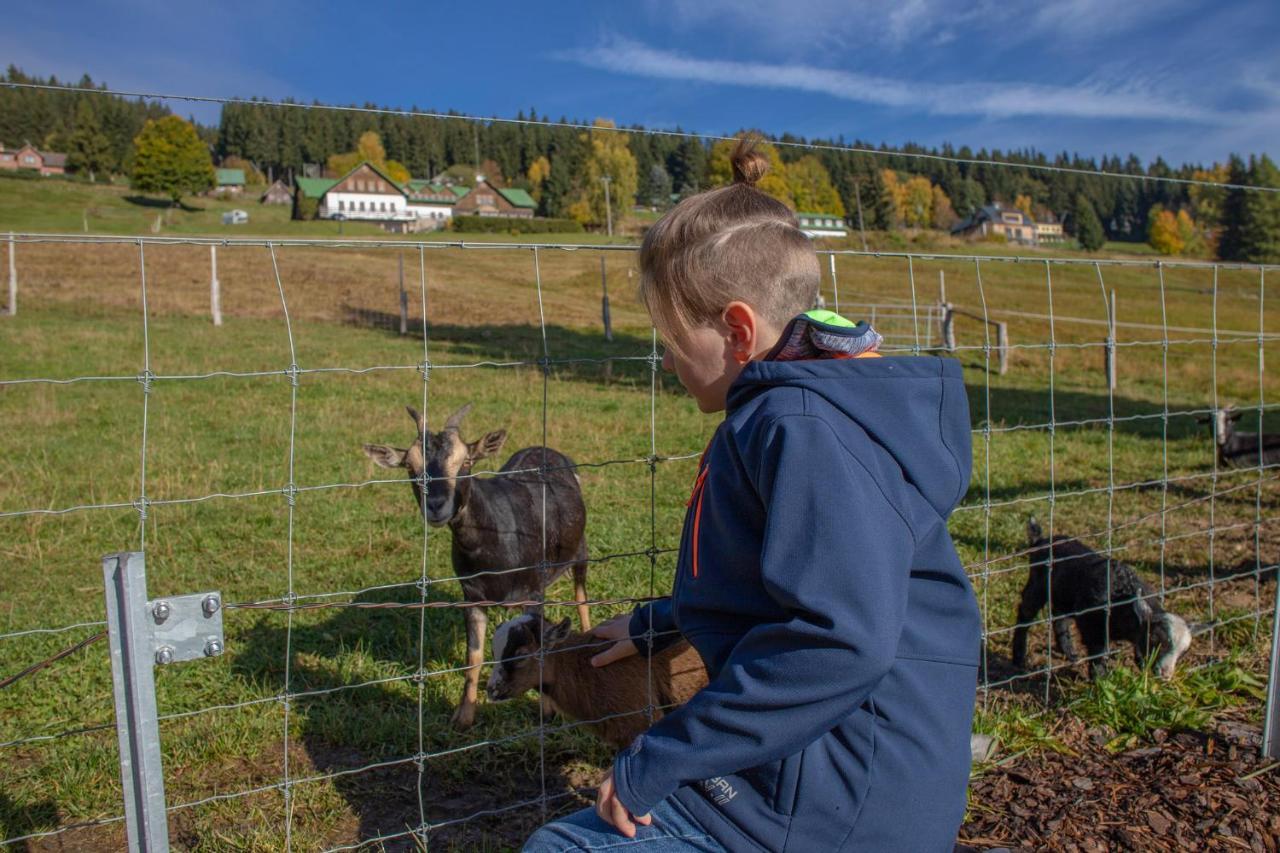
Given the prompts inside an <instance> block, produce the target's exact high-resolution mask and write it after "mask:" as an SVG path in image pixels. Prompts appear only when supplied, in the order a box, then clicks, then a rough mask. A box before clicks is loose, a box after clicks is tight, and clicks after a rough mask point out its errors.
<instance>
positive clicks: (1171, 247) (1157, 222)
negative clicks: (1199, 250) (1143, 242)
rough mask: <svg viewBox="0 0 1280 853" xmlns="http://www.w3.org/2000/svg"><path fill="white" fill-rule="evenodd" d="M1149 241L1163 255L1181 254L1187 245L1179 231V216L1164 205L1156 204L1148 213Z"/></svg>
mask: <svg viewBox="0 0 1280 853" xmlns="http://www.w3.org/2000/svg"><path fill="white" fill-rule="evenodd" d="M1147 242H1148V243H1150V244H1151V248H1153V249H1155V250H1156V251H1157V252H1159V253H1160V254H1162V255H1180V254H1182V250H1183V249H1184V248H1185V247H1186V243H1185V242H1184V241H1183V238H1182V235H1181V234H1180V233H1179V232H1178V217H1177V216H1175V215H1174V214H1173V213H1172V211H1168V210H1165V209H1164V206H1163V205H1159V204H1157V205H1155V206H1154V207H1152V208H1151V211H1150V212H1149V213H1148V214H1147Z"/></svg>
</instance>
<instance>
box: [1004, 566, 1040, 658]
mask: <svg viewBox="0 0 1280 853" xmlns="http://www.w3.org/2000/svg"><path fill="white" fill-rule="evenodd" d="M1048 597H1049V590H1048V587H1047V586H1046V584H1045V575H1044V571H1043V570H1042V569H1041V568H1040V567H1038V566H1034V565H1033V566H1032V567H1031V570H1030V572H1029V573H1028V575H1027V585H1026V586H1024V587H1023V588H1022V599H1021V601H1019V602H1018V618H1017V623H1018V626H1017V627H1016V628H1014V629H1013V650H1012V651H1013V665H1014V666H1015V667H1017V668H1018V669H1026V668H1027V632H1028V630H1030V628H1031V623H1032V621H1034V620H1035V618H1036V616H1037V614H1039V613H1040V610H1041V609H1042V608H1043V607H1044V605H1045V602H1046V601H1047V600H1048Z"/></svg>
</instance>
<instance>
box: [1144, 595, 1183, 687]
mask: <svg viewBox="0 0 1280 853" xmlns="http://www.w3.org/2000/svg"><path fill="white" fill-rule="evenodd" d="M1133 608H1134V611H1135V612H1136V613H1137V616H1138V620H1139V622H1140V624H1142V625H1145V626H1146V630H1145V631H1142V632H1140V634H1139V636H1138V640H1137V646H1138V649H1137V651H1138V654H1139V656H1141V657H1143V658H1147V657H1150V656H1152V655H1154V656H1155V670H1156V674H1157V675H1159V676H1160V677H1161V678H1163V679H1165V680H1166V681H1167V680H1168V679H1170V678H1173V672H1174V669H1175V668H1176V667H1177V665H1178V659H1179V658H1181V657H1182V656H1183V655H1184V654H1186V653H1187V649H1189V648H1191V628H1190V627H1188V626H1187V621H1186V620H1185V619H1183V618H1182V617H1181V616H1179V615H1178V614H1176V613H1170V612H1169V611H1167V610H1155V609H1153V608H1152V607H1151V605H1149V604H1147V602H1145V601H1143V600H1142V599H1138V600H1137V601H1135V602H1134V603H1133Z"/></svg>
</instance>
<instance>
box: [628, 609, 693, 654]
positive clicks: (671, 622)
mask: <svg viewBox="0 0 1280 853" xmlns="http://www.w3.org/2000/svg"><path fill="white" fill-rule="evenodd" d="M650 629H652V630H653V637H652V642H650V640H649V631H650ZM627 630H628V632H629V633H630V634H631V641H632V642H633V643H635V644H636V650H637V651H638V652H639V653H640V654H641V655H646V654H649V653H650V652H652V653H653V654H657V653H658V652H661V651H664V650H666V649H668V648H670V647H671V646H674V645H675V644H676V643H678V642H679V641H680V640H682V639H684V638H683V637H682V636H681V635H680V629H679V628H677V627H676V620H675V617H674V616H673V615H672V614H671V599H670V598H660V599H658V600H657V601H651V602H649V603H648V604H642V605H640V606H639V607H637V608H636V609H635V610H634V611H633V612H632V613H631V621H630V622H628V623H627Z"/></svg>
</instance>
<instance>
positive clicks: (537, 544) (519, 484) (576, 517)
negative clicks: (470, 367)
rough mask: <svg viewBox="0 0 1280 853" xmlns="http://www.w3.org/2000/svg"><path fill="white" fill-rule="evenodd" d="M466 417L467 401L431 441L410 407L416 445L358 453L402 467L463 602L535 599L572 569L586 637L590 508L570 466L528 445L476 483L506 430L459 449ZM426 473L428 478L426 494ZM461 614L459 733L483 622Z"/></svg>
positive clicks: (474, 683)
mask: <svg viewBox="0 0 1280 853" xmlns="http://www.w3.org/2000/svg"><path fill="white" fill-rule="evenodd" d="M470 410H471V405H470V404H469V403H468V404H467V405H466V406H463V407H462V408H461V409H460V410H458V411H457V412H454V413H453V414H452V415H450V417H449V419H448V420H447V421H445V425H444V429H443V430H441V431H440V432H437V433H431V432H429V431H428V429H427V420H426V418H424V417H422V416H421V415H420V414H418V412H417V410H416V409H414V408H413V407H409V417H411V418H413V422H414V425H415V426H416V427H417V430H418V436H417V438H416V439H415V440H414V442H413V445H412V446H411V447H409V448H407V449H401V448H396V447H388V446H386V445H384V444H366V445H365V446H364V452H365V454H366V455H368V456H369V458H370V459H372V460H373V461H374V462H376V463H377V464H378V465H380V466H382V467H383V468H406V469H408V472H409V477H410V483H411V484H412V486H413V495H414V497H415V498H416V499H417V503H418V506H419V507H420V508H421V510H422V514H423V516H425V517H426V520H427V522H428V523H429V524H431V525H432V526H433V527H440V526H442V525H445V524H447V525H449V529H450V530H451V531H452V532H453V571H454V574H456V575H457V576H458V579H459V580H460V581H461V582H462V594H463V596H464V597H465V598H466V599H467V601H525V600H528V601H541V600H542V594H543V590H545V589H546V587H547V586H549V585H550V584H551V583H552V582H553V581H555V580H556V579H557V578H559V577H560V576H561V575H563V574H564V572H565V569H567V568H569V567H570V566H572V568H573V598H574V600H575V601H577V602H578V619H579V621H580V622H581V623H582V629H583V630H584V631H586V630H590V628H591V619H590V615H589V613H588V610H587V605H586V600H587V535H586V526H587V508H586V504H584V503H583V500H582V487H581V486H580V485H579V483H578V475H577V474H575V473H574V471H573V461H572V460H571V459H569V457H567V456H565V455H564V454H563V453H560V452H558V451H555V450H552V449H551V448H549V447H526V448H525V449H523V450H518V451H516V452H515V453H514V454H512V456H511V458H510V459H508V460H507V461H506V464H504V465H503V466H502V468H501V469H500V470H499V472H498V473H499V475H500V476H495V477H491V478H476V477H472V476H471V466H472V465H473V464H474V463H475V462H476V460H478V459H482V458H484V457H485V456H493V455H495V454H496V453H497V452H498V451H499V450H501V449H502V445H503V443H504V442H505V441H506V440H507V431H506V430H501V429H500V430H494V431H493V432H490V433H488V434H486V435H485V436H484V437H483V438H481V439H479V440H477V441H472V442H466V441H463V439H462V433H461V426H462V419H463V417H465V416H466V414H467V412H468V411H470ZM508 471H519V472H521V473H516V474H508V473H505V472H508ZM540 471H541V472H543V473H541V474H540V473H539V472H540ZM424 472H425V473H426V475H427V476H428V477H429V478H430V483H429V484H428V488H427V494H425V495H424V494H423V490H422V486H421V483H422V477H423V473H424ZM544 510H545V516H544ZM525 611H526V612H535V613H538V612H541V605H534V606H527V607H525ZM463 612H464V613H465V614H466V620H467V669H466V671H465V676H466V686H465V687H464V688H463V693H462V701H461V703H459V705H458V710H457V711H456V712H455V713H454V715H453V722H454V724H455V725H456V726H458V727H459V728H464V729H465V728H468V727H470V726H471V725H472V724H473V723H474V722H475V717H476V699H477V698H478V693H479V685H480V665H481V664H482V663H483V662H484V634H485V627H486V625H487V623H488V619H487V617H486V616H485V611H484V609H483V608H481V607H468V608H466V609H465V610H464V611H463Z"/></svg>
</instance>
